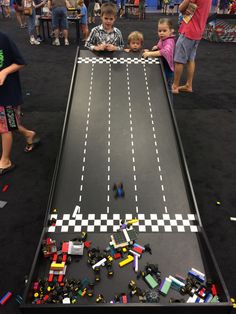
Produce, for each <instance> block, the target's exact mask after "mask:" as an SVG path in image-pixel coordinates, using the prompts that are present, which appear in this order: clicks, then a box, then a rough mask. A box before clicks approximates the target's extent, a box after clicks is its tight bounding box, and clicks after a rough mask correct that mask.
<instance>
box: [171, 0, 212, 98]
mask: <svg viewBox="0 0 236 314" xmlns="http://www.w3.org/2000/svg"><path fill="white" fill-rule="evenodd" d="M192 4H194V6H195V11H194V13H193V14H190V12H189V10H188V7H189V6H190V5H192ZM210 8H211V0H195V1H190V0H183V2H182V3H181V4H180V6H179V10H180V12H181V13H183V15H184V16H189V18H188V19H184V18H183V21H182V23H181V25H180V28H179V33H180V36H179V38H178V40H177V43H176V47H175V55H174V62H175V70H174V82H173V85H172V93H174V94H178V93H179V92H192V91H193V86H192V84H193V77H194V72H195V57H196V52H197V47H198V45H199V42H200V40H201V38H202V34H203V32H204V30H205V26H206V22H207V18H208V16H209V12H210ZM185 20H186V21H185ZM185 65H186V66H187V81H186V83H185V84H184V85H182V86H180V79H181V77H182V73H183V69H184V66H185Z"/></svg>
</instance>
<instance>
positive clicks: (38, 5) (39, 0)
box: [34, 0, 46, 42]
mask: <svg viewBox="0 0 236 314" xmlns="http://www.w3.org/2000/svg"><path fill="white" fill-rule="evenodd" d="M34 3H35V29H36V36H37V41H39V42H41V41H42V37H41V35H40V20H39V18H40V16H41V15H42V8H43V7H44V6H45V5H46V0H34Z"/></svg>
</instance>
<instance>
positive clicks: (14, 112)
mask: <svg viewBox="0 0 236 314" xmlns="http://www.w3.org/2000/svg"><path fill="white" fill-rule="evenodd" d="M19 124H20V106H17V107H15V106H6V107H3V106H0V134H2V133H7V132H11V131H14V130H18V125H19Z"/></svg>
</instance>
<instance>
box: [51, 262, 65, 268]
mask: <svg viewBox="0 0 236 314" xmlns="http://www.w3.org/2000/svg"><path fill="white" fill-rule="evenodd" d="M64 267H65V263H52V264H51V267H50V269H51V270H63V268H64Z"/></svg>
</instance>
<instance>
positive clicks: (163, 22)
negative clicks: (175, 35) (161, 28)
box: [157, 18, 173, 29]
mask: <svg viewBox="0 0 236 314" xmlns="http://www.w3.org/2000/svg"><path fill="white" fill-rule="evenodd" d="M159 24H167V25H168V26H169V28H170V29H173V24H172V21H171V20H170V19H168V18H162V19H160V20H159V21H158V23H157V25H159Z"/></svg>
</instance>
